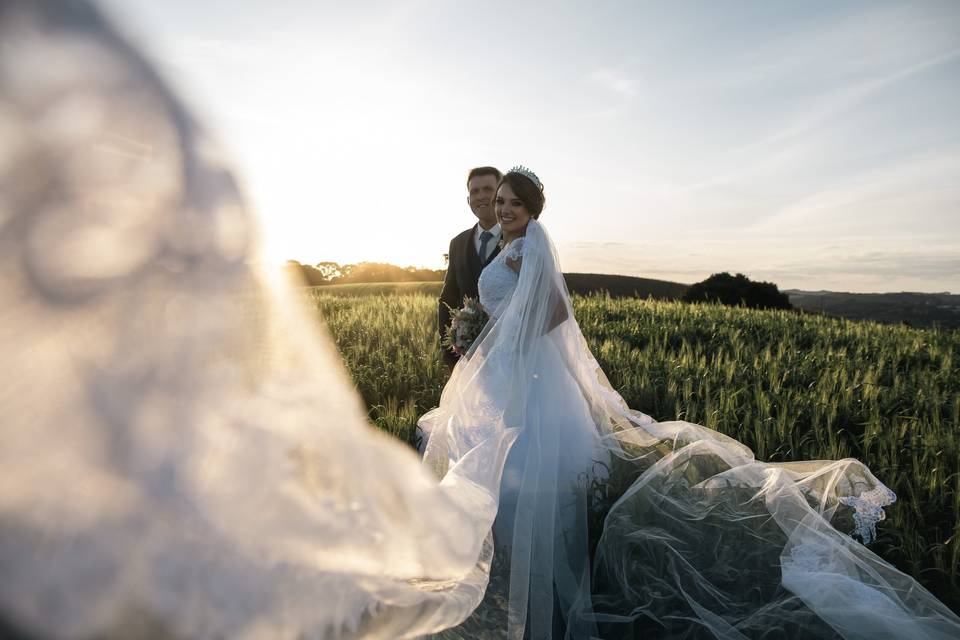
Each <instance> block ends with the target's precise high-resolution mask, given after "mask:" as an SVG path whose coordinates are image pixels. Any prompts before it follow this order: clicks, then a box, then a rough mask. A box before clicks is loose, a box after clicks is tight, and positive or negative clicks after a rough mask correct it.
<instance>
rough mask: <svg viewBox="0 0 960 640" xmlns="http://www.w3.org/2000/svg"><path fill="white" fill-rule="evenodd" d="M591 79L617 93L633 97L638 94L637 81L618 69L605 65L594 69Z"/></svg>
mask: <svg viewBox="0 0 960 640" xmlns="http://www.w3.org/2000/svg"><path fill="white" fill-rule="evenodd" d="M589 79H590V80H591V81H592V82H593V83H594V84H597V85H599V86H601V87H603V88H604V89H606V90H608V91H611V92H613V93H615V94H619V95H621V96H625V97H628V98H632V97H633V96H635V95H636V94H637V82H636V80H634V79H633V78H631V77H629V76H628V75H626V74H625V73H623V72H622V71H620V70H618V69H613V68H610V67H603V68H600V69H596V70H594V71H593V72H592V73H591V74H590V76H589Z"/></svg>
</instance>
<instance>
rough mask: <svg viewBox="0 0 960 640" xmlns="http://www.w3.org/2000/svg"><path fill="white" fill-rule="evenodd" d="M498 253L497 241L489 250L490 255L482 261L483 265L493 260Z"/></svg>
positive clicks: (498, 245)
mask: <svg viewBox="0 0 960 640" xmlns="http://www.w3.org/2000/svg"><path fill="white" fill-rule="evenodd" d="M498 253H500V244H499V243H497V245H496V246H495V247H494V248H493V251H491V252H490V257H489V258H487V259H486V261H485V262H484V263H483V266H487V265H488V264H490V263H491V262H493V259H494V258H496V257H497V254H498Z"/></svg>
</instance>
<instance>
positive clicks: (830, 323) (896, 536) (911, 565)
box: [308, 290, 960, 611]
mask: <svg viewBox="0 0 960 640" xmlns="http://www.w3.org/2000/svg"><path fill="white" fill-rule="evenodd" d="M308 296H309V301H310V304H311V305H312V306H313V307H314V308H315V309H316V310H317V313H318V316H319V317H320V318H321V319H322V321H323V322H325V323H326V325H327V327H328V328H329V330H330V332H331V333H332V335H333V338H334V340H335V342H336V344H337V346H338V348H339V350H340V353H341V354H342V356H343V358H344V361H345V363H346V365H347V368H348V369H349V371H350V373H351V375H352V376H353V379H354V381H355V383H356V386H357V389H358V390H359V391H360V393H361V394H362V396H363V399H364V401H365V402H366V404H367V407H368V408H369V411H370V418H371V421H372V422H373V423H375V424H376V425H377V426H378V427H380V428H381V429H383V430H385V431H387V432H389V433H391V434H393V435H395V436H396V437H397V438H399V439H401V440H403V441H405V442H409V443H411V444H412V443H413V440H414V428H415V424H416V419H417V417H418V416H419V415H421V414H422V413H424V412H425V411H426V410H428V409H429V408H431V407H433V406H435V405H436V404H437V403H438V401H439V398H440V391H441V389H442V388H443V385H444V382H445V380H446V375H447V372H446V369H445V367H444V366H443V365H442V364H441V362H440V358H439V346H438V344H437V336H436V329H435V326H436V305H437V302H436V298H435V297H434V296H432V295H427V294H424V293H420V292H412V293H408V294H404V295H355V296H337V295H330V294H329V293H324V292H321V291H318V290H312V291H311V292H310V293H309V294H308ZM574 309H575V313H576V317H577V320H578V321H579V323H580V326H581V328H582V330H583V333H584V335H585V336H586V338H587V341H588V343H589V345H590V348H591V349H592V350H593V353H594V355H596V357H597V360H598V361H599V362H600V364H601V366H602V367H603V369H604V371H605V372H606V373H607V375H608V377H609V379H610V382H611V383H612V384H613V386H614V387H615V388H616V389H617V390H618V391H619V392H620V393H621V394H622V395H623V397H624V399H625V400H626V401H627V403H628V404H629V405H630V406H631V407H632V408H634V409H638V410H640V411H643V412H644V413H647V414H650V415H651V416H653V417H654V418H655V419H657V420H674V419H683V420H688V421H690V422H696V423H699V424H703V425H706V426H708V427H710V428H713V429H716V430H718V431H721V432H723V433H725V434H727V435H730V436H732V437H734V438H736V439H738V440H740V441H741V442H743V443H744V444H746V445H747V446H749V447H750V448H752V449H753V451H754V453H755V454H756V457H757V458H758V459H760V460H765V461H789V460H815V459H837V458H845V457H853V458H857V459H859V460H861V461H863V462H864V463H866V464H867V465H868V466H869V467H870V469H871V470H872V471H873V472H874V474H875V475H876V476H877V477H878V478H880V480H881V481H883V482H884V483H885V484H886V485H887V486H889V487H890V488H891V489H893V490H894V491H895V492H896V494H897V496H898V498H899V499H898V501H897V502H896V503H895V504H894V505H892V506H891V507H888V508H887V510H886V511H887V519H886V521H884V522H882V523H880V525H879V527H878V533H879V539H878V540H877V541H876V542H875V543H873V544H872V545H871V548H872V549H873V550H874V551H875V552H876V553H878V554H879V555H880V556H881V557H883V558H884V559H885V560H887V561H888V562H890V563H892V564H893V565H895V566H896V567H898V568H899V569H901V570H902V571H904V572H906V573H908V574H910V575H912V576H914V577H915V578H916V579H917V580H919V581H920V583H921V584H923V585H924V586H925V587H926V588H927V589H929V590H930V591H932V592H933V593H934V594H935V595H936V596H937V597H939V598H940V599H941V600H943V601H944V602H945V603H946V604H947V605H948V606H950V607H951V608H952V609H953V610H954V611H960V584H958V578H960V572H958V563H960V447H958V428H960V371H958V364H960V332H956V331H955V332H942V331H934V330H918V329H912V328H909V327H902V326H889V325H879V324H875V323H868V322H849V321H843V320H836V319H829V318H824V317H820V316H813V315H802V314H796V313H793V312H787V311H754V310H747V309H736V308H727V307H719V306H706V305H687V304H683V303H674V302H656V301H645V300H638V299H611V298H609V297H606V296H602V295H598V296H589V297H580V296H575V297H574Z"/></svg>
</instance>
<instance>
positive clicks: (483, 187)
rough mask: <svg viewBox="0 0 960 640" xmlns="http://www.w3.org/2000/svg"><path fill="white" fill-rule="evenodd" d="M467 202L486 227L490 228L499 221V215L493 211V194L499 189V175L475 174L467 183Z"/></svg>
mask: <svg viewBox="0 0 960 640" xmlns="http://www.w3.org/2000/svg"><path fill="white" fill-rule="evenodd" d="M467 191H468V192H469V195H468V196H467V203H468V204H469V205H470V210H471V211H473V215H475V216H477V219H478V220H479V221H480V224H481V225H482V226H483V227H484V228H490V227H492V226H493V225H495V224H496V223H497V215H496V214H495V213H494V212H493V195H494V193H496V191H497V177H496V176H492V175H486V176H474V177H473V178H471V179H470V182H468V183H467Z"/></svg>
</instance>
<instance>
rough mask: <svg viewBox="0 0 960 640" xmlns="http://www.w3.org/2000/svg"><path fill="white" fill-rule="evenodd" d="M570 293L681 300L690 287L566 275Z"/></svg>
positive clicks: (627, 278)
mask: <svg viewBox="0 0 960 640" xmlns="http://www.w3.org/2000/svg"><path fill="white" fill-rule="evenodd" d="M563 277H564V279H565V280H566V281H567V289H569V290H570V293H579V294H580V295H588V294H591V293H597V292H601V291H603V292H606V293H609V294H610V297H611V298H653V299H655V300H679V299H680V298H682V297H683V294H684V293H686V291H687V287H688V286H689V285H685V284H681V283H679V282H669V281H667V280H651V279H650V278H635V277H633V276H614V275H607V274H602V273H565V274H563Z"/></svg>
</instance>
